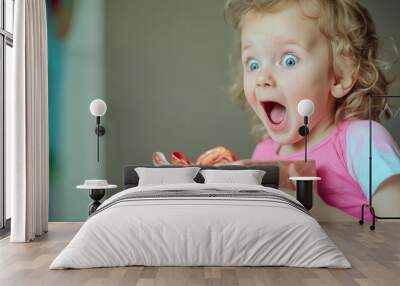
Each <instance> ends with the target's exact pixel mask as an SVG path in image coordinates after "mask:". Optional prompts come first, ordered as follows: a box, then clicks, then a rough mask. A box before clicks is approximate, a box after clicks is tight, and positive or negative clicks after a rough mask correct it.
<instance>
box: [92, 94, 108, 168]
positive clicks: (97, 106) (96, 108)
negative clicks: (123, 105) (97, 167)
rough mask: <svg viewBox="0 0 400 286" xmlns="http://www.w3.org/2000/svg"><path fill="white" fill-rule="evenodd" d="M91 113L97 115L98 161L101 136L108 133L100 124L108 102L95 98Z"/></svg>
mask: <svg viewBox="0 0 400 286" xmlns="http://www.w3.org/2000/svg"><path fill="white" fill-rule="evenodd" d="M89 109H90V113H92V114H93V116H96V124H97V126H96V129H95V130H94V132H95V133H96V135H97V162H99V137H100V136H103V135H104V134H105V133H106V129H105V128H104V127H103V126H101V125H100V117H101V116H103V115H104V114H106V111H107V104H106V103H105V102H104V101H103V100H101V99H95V100H93V101H92V102H91V103H90V107H89Z"/></svg>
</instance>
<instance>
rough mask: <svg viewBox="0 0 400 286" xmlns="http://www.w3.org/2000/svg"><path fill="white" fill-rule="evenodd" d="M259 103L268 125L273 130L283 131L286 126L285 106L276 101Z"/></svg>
mask: <svg viewBox="0 0 400 286" xmlns="http://www.w3.org/2000/svg"><path fill="white" fill-rule="evenodd" d="M260 103H261V106H262V107H263V109H264V111H265V114H266V115H267V123H269V124H268V125H270V127H271V128H272V129H274V130H278V129H279V130H280V129H283V128H284V127H285V125H286V124H285V123H286V120H285V119H286V106H284V105H282V104H280V103H278V102H276V101H261V102H260Z"/></svg>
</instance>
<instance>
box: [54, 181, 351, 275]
mask: <svg viewBox="0 0 400 286" xmlns="http://www.w3.org/2000/svg"><path fill="white" fill-rule="evenodd" d="M129 265H144V266H292V267H330V268H350V267H351V265H350V263H349V262H348V260H347V259H346V258H345V256H344V255H343V253H342V252H341V251H340V250H339V249H338V248H337V247H336V245H335V244H334V243H333V242H332V240H331V239H330V238H329V237H328V236H327V234H326V233H325V231H324V230H323V229H322V228H321V226H320V225H319V224H318V222H317V221H316V220H315V219H314V218H313V217H312V216H311V215H310V214H309V213H308V211H307V210H306V209H305V208H304V207H303V206H302V205H301V204H300V203H299V202H298V201H296V200H295V199H294V198H293V197H291V196H289V195H287V194H285V193H284V192H282V191H280V190H278V189H274V188H269V187H263V186H257V185H239V184H198V183H193V184H175V185H156V186H138V187H134V188H130V189H127V190H124V191H122V192H120V193H118V194H116V195H114V196H112V197H110V198H109V199H107V200H106V201H104V203H103V204H102V205H101V206H100V207H99V208H98V210H97V211H96V212H95V213H93V214H92V215H91V216H90V217H89V218H88V220H87V221H86V222H85V223H84V224H83V225H82V227H81V228H80V230H79V231H78V233H77V234H76V235H75V237H74V238H73V239H72V240H71V242H70V243H69V244H68V245H67V246H66V247H65V248H64V249H63V250H62V252H61V253H60V254H59V255H58V256H57V257H56V258H55V259H54V261H53V262H52V264H51V265H50V269H65V268H91V267H116V266H129Z"/></svg>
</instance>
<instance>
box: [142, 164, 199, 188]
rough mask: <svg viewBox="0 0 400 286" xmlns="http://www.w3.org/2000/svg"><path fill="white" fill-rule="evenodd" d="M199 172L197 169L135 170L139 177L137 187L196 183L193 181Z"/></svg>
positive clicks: (144, 168)
mask: <svg viewBox="0 0 400 286" xmlns="http://www.w3.org/2000/svg"><path fill="white" fill-rule="evenodd" d="M199 170H200V168H199V167H182V168H146V167H137V168H135V171H136V173H137V174H138V176H139V183H138V185H139V186H148V185H165V184H187V183H196V182H195V181H194V180H193V179H194V178H195V177H196V175H197V173H198V172H199Z"/></svg>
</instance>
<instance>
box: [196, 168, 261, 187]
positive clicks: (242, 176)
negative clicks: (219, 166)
mask: <svg viewBox="0 0 400 286" xmlns="http://www.w3.org/2000/svg"><path fill="white" fill-rule="evenodd" d="M200 174H201V175H202V176H203V177H204V183H205V184H212V183H224V184H246V185H261V182H262V179H263V177H264V175H265V171H262V170H212V169H210V170H201V171H200Z"/></svg>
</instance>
